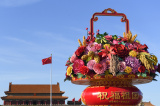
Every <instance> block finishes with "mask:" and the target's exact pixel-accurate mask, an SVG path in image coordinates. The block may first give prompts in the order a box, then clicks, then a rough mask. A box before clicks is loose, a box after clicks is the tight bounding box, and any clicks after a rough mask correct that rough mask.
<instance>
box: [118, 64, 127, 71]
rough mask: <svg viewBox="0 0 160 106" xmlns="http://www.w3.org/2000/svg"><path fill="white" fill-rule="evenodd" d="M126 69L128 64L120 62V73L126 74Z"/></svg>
mask: <svg viewBox="0 0 160 106" xmlns="http://www.w3.org/2000/svg"><path fill="white" fill-rule="evenodd" d="M125 68H126V63H125V62H119V64H118V70H119V71H120V72H124V69H125Z"/></svg>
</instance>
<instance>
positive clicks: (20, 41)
mask: <svg viewBox="0 0 160 106" xmlns="http://www.w3.org/2000/svg"><path fill="white" fill-rule="evenodd" d="M4 38H5V39H7V40H11V41H15V42H19V43H23V44H27V45H33V43H31V42H28V41H25V40H23V39H19V38H14V37H4Z"/></svg>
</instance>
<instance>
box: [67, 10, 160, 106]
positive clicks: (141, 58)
mask: <svg viewBox="0 0 160 106" xmlns="http://www.w3.org/2000/svg"><path fill="white" fill-rule="evenodd" d="M108 11H110V12H108ZM95 16H122V18H121V21H122V22H125V27H126V32H125V33H123V37H121V36H117V35H108V34H107V33H106V32H105V33H104V34H100V33H99V30H97V33H96V37H94V32H93V21H97V20H98V18H97V17H95ZM87 30H88V29H87ZM88 33H89V36H87V38H85V36H83V42H81V40H80V39H78V42H79V47H78V49H77V50H76V51H75V52H74V53H73V55H72V56H71V57H70V58H69V59H68V61H67V63H66V66H67V72H66V78H65V80H71V82H72V83H73V84H79V85H89V86H88V87H87V88H86V89H85V90H84V91H83V92H82V94H81V100H82V102H83V103H84V104H85V105H113V106H125V105H126V106H136V105H137V104H138V103H140V101H141V100H142V97H143V96H142V92H141V91H140V90H139V89H138V88H137V87H135V86H134V85H136V84H144V83H149V82H151V81H152V80H156V79H155V76H156V75H157V74H156V72H159V71H160V65H159V64H157V62H158V60H157V57H156V56H155V55H153V54H152V53H149V52H148V47H147V45H146V44H141V43H140V42H139V41H138V40H136V37H137V34H135V35H134V36H133V35H132V33H131V31H130V30H129V21H128V19H127V17H126V15H125V14H123V13H117V12H116V11H115V10H113V9H110V8H109V9H105V10H104V11H103V12H101V13H94V14H93V16H92V18H91V20H90V31H89V32H88Z"/></svg>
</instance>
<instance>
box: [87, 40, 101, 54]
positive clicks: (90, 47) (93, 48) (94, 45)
mask: <svg viewBox="0 0 160 106" xmlns="http://www.w3.org/2000/svg"><path fill="white" fill-rule="evenodd" d="M101 48H102V45H101V44H98V43H97V42H93V43H90V44H89V45H88V46H87V49H88V51H93V52H96V51H97V50H100V49H101Z"/></svg>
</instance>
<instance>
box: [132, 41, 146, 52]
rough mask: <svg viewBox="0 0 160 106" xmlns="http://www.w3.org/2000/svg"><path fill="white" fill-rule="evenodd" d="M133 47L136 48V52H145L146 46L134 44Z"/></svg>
mask: <svg viewBox="0 0 160 106" xmlns="http://www.w3.org/2000/svg"><path fill="white" fill-rule="evenodd" d="M133 45H135V46H136V47H137V49H136V51H137V52H147V49H148V46H147V45H146V44H144V45H142V44H140V43H137V42H134V43H133Z"/></svg>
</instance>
